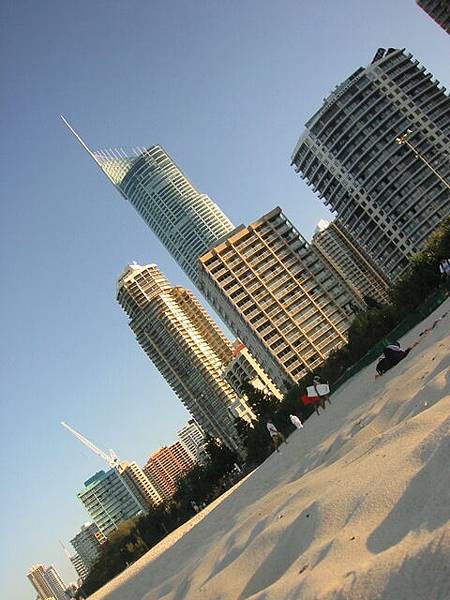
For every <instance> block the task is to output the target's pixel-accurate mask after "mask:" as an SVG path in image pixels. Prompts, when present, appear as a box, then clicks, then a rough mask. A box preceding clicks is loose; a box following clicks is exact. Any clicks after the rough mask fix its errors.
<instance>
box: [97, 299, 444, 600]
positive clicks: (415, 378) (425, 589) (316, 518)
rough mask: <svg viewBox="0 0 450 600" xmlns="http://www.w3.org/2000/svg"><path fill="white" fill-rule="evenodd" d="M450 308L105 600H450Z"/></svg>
mask: <svg viewBox="0 0 450 600" xmlns="http://www.w3.org/2000/svg"><path fill="white" fill-rule="evenodd" d="M446 311H450V301H447V302H446V303H445V304H444V305H442V306H441V307H440V308H439V309H438V310H437V311H436V312H435V313H434V314H433V315H431V316H430V317H428V318H427V319H426V320H425V321H424V322H423V323H421V324H419V325H418V326H417V327H416V328H415V329H414V330H412V331H411V332H410V333H409V334H408V335H407V336H405V338H404V339H403V340H402V343H403V345H408V344H410V343H411V342H412V341H414V340H416V339H420V343H419V345H418V346H417V347H416V348H414V350H413V351H412V352H411V354H410V355H409V356H408V357H407V359H405V361H403V362H402V363H400V364H399V365H398V366H397V367H396V368H394V369H392V370H391V371H389V372H388V373H387V374H385V375H384V376H383V377H381V378H379V379H376V380H375V379H374V365H371V366H369V367H367V368H366V369H364V370H363V371H361V372H360V373H358V374H357V375H356V376H355V377H353V378H352V379H351V380H350V381H348V382H347V383H346V384H345V385H344V386H343V387H341V388H340V389H339V390H338V392H336V393H335V394H334V395H333V397H332V402H333V404H332V405H331V407H328V408H327V410H326V411H325V412H324V413H322V414H321V415H320V416H316V415H314V416H312V417H311V418H310V419H309V420H308V421H307V422H306V424H305V428H304V429H303V430H300V431H296V432H295V433H293V434H292V435H291V436H290V438H289V443H288V445H287V446H285V445H283V446H282V448H281V453H280V454H273V455H271V456H270V457H269V458H268V459H267V460H266V461H265V463H264V464H263V465H261V466H260V467H259V468H258V469H257V470H256V471H254V472H253V473H252V474H251V475H250V476H249V477H248V478H247V479H246V480H245V481H243V482H241V483H240V484H239V485H238V486H236V487H235V488H234V489H233V490H231V491H230V492H228V493H227V494H226V495H225V496H223V497H222V498H220V499H219V500H218V501H216V502H215V503H214V504H213V505H212V506H210V507H208V509H207V510H206V511H203V513H201V514H199V515H197V516H196V517H195V518H194V519H192V520H191V521H190V522H189V523H187V524H186V525H184V526H183V527H181V528H180V529H179V530H177V531H176V532H174V533H173V534H171V536H169V537H168V538H166V540H164V541H163V542H161V544H159V545H158V546H157V547H155V548H153V549H152V550H151V551H150V552H149V553H147V554H146V555H145V556H144V557H142V558H141V559H140V560H139V561H138V562H137V563H135V564H134V565H132V567H130V568H129V569H127V571H126V572H124V573H123V574H121V575H120V576H119V577H117V578H116V579H114V580H113V581H112V582H110V583H109V584H108V585H107V586H105V587H104V588H102V589H101V590H99V591H98V592H97V593H96V594H94V595H93V596H91V598H92V599H95V600H100V599H102V600H244V599H246V600H250V599H251V600H281V599H282V600H298V599H301V600H319V599H320V600H331V599H333V600H372V599H373V600H375V599H376V600H407V599H408V600H413V599H414V600H419V599H420V600H422V599H423V600H448V599H450V527H449V516H450V486H449V471H450V469H449V464H450V435H449V433H450V315H447V316H446V317H444V318H443V319H441V320H440V321H439V323H438V324H437V325H436V327H435V328H434V329H432V330H431V331H429V332H428V333H426V334H425V335H423V336H422V337H420V338H418V334H419V332H420V331H422V330H424V329H425V328H426V327H429V326H430V325H431V324H432V323H433V322H434V321H435V320H436V319H437V318H438V317H439V316H441V315H443V314H444V313H445V312H446Z"/></svg>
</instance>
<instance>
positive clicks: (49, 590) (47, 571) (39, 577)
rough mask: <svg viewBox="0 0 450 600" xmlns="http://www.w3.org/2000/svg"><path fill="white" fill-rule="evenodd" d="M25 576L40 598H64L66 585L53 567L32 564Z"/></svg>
mask: <svg viewBox="0 0 450 600" xmlns="http://www.w3.org/2000/svg"><path fill="white" fill-rule="evenodd" d="M27 577H28V579H29V581H30V583H31V585H32V586H33V587H34V589H35V590H36V592H37V593H38V595H39V598H40V600H47V599H48V598H54V599H55V600H66V595H65V590H66V587H67V586H66V585H65V584H64V582H63V580H62V579H61V577H60V575H59V573H58V571H57V570H56V569H55V567H53V566H50V567H46V566H45V565H34V566H33V567H32V568H31V569H30V571H29V573H28V574H27Z"/></svg>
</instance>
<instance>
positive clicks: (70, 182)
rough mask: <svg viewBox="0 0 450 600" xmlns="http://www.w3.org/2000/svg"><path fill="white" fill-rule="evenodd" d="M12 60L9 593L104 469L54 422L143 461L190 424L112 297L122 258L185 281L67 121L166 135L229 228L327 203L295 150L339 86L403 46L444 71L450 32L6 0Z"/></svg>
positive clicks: (407, 17) (308, 215)
mask: <svg viewBox="0 0 450 600" xmlns="http://www.w3.org/2000/svg"><path fill="white" fill-rule="evenodd" d="M0 10H1V15H0V22H1V24H0V29H1V31H0V40H1V41H0V50H1V57H2V72H1V88H2V92H1V99H0V101H1V110H0V118H1V121H2V123H1V131H2V136H1V141H0V143H1V146H2V160H1V163H0V164H1V170H2V173H1V177H0V186H1V192H2V193H1V198H2V202H1V236H0V239H1V254H0V256H1V281H2V294H1V300H0V301H1V310H0V318H1V321H2V322H1V331H2V335H1V362H0V369H1V402H2V413H1V414H2V418H1V427H2V432H1V438H0V440H1V442H0V443H1V460H2V465H1V466H2V494H1V500H0V502H1V507H0V508H1V515H2V519H1V525H2V527H1V529H2V540H1V556H0V565H1V569H2V573H1V576H0V581H1V586H5V589H4V590H2V593H1V594H0V595H1V597H2V599H3V598H4V599H5V600H31V599H33V598H34V597H35V595H34V593H33V590H32V588H31V586H30V584H29V583H28V582H27V580H26V578H25V575H26V572H27V570H28V569H29V567H30V566H31V565H32V564H34V563H40V562H42V563H46V564H50V563H54V564H55V566H56V567H57V568H58V569H59V570H60V572H61V573H62V574H63V576H64V577H65V578H66V579H67V581H70V580H73V579H74V578H75V577H74V572H73V570H72V568H71V566H70V563H68V561H67V560H66V558H65V557H64V555H63V553H62V550H61V548H60V546H59V543H58V540H59V539H61V540H63V541H64V542H65V543H66V544H67V543H68V540H69V539H70V538H71V537H72V536H73V535H74V534H75V533H76V532H77V531H78V529H79V526H80V525H81V523H83V522H84V521H87V520H88V516H87V514H86V513H85V512H84V509H83V508H82V505H81V503H80V502H79V501H78V499H77V498H76V492H77V491H78V490H79V489H80V487H81V486H82V484H83V481H85V480H86V479H87V478H88V477H89V476H91V475H92V474H93V473H94V472H95V471H96V470H98V469H100V468H103V467H104V465H102V463H101V461H100V459H98V458H97V457H96V456H94V455H93V454H91V453H90V452H89V451H88V450H87V449H86V448H84V447H83V446H82V445H81V444H80V443H79V442H78V441H77V440H75V438H73V437H72V436H71V435H70V434H69V433H68V432H67V431H65V430H64V429H63V428H62V427H61V426H60V425H59V422H60V421H61V420H66V421H67V422H68V423H70V424H71V425H73V426H74V427H75V428H78V429H79V430H81V431H82V432H83V433H84V434H85V435H86V436H87V437H89V438H91V439H92V440H94V441H95V442H96V443H97V444H98V445H99V446H101V447H102V448H109V447H112V448H114V449H115V450H116V452H117V453H118V454H119V456H120V457H121V458H123V459H135V460H137V461H138V462H139V463H141V464H143V463H144V462H145V461H146V459H147V457H148V455H149V454H150V453H151V452H152V451H153V450H155V449H156V448H158V447H159V446H161V445H163V444H170V443H172V442H173V441H175V432H176V430H177V429H178V428H180V427H181V426H182V425H183V424H184V423H185V422H186V420H187V418H188V414H187V412H186V411H185V409H184V408H183V407H182V405H181V402H180V401H179V400H178V399H177V398H176V397H175V395H174V394H173V393H172V392H171V390H170V389H169V388H168V386H167V384H166V383H165V382H164V381H163V380H162V378H161V377H160V375H159V373H158V372H157V371H156V370H155V368H154V367H153V365H152V364H151V363H150V361H149V359H148V358H147V357H146V355H145V354H144V353H143V351H142V350H141V349H140V347H139V346H138V344H137V342H136V341H135V339H134V338H133V335H132V333H131V331H130V330H129V328H128V325H127V318H126V316H125V314H124V313H123V312H122V310H121V308H120V307H119V305H118V304H117V302H116V301H115V291H116V281H117V277H118V276H119V275H120V273H121V272H122V270H123V268H124V267H125V266H126V264H127V263H128V262H130V261H132V260H136V261H138V262H141V263H143V264H145V263H149V262H156V263H157V264H158V265H159V266H160V268H161V269H162V270H163V271H164V272H165V273H166V275H167V276H168V277H169V278H170V279H171V281H172V282H174V283H177V284H184V285H187V286H188V287H189V286H190V283H189V281H187V280H186V278H185V277H184V275H183V273H182V272H181V270H180V268H179V267H178V266H177V265H176V264H175V263H174V261H173V260H172V259H171V258H170V256H169V255H168V254H167V253H166V252H165V251H164V249H163V248H162V247H160V245H159V242H158V241H157V240H156V239H155V238H154V236H153V235H152V233H151V232H150V231H149V230H148V228H147V227H146V226H145V224H144V223H143V222H142V221H141V219H140V217H139V216H138V215H137V214H136V213H135V212H134V210H133V209H132V207H131V206H130V205H129V204H127V202H126V201H124V200H123V199H122V198H121V196H120V195H119V194H118V193H117V192H116V191H115V190H114V189H113V187H112V186H111V184H110V183H109V182H108V181H107V180H106V178H105V177H104V176H103V175H102V174H101V173H100V172H99V170H98V168H97V167H96V165H95V164H94V162H93V161H92V160H91V159H89V157H88V155H87V154H86V153H85V152H84V151H83V150H82V149H81V147H80V146H79V145H78V144H77V143H76V141H75V140H74V139H73V137H71V135H70V134H69V132H68V131H67V130H66V129H65V128H64V126H63V124H62V122H61V120H60V119H59V115H60V114H64V115H66V116H67V118H68V119H69V120H70V121H71V122H72V124H73V125H74V127H75V128H76V129H78V130H79V132H80V133H81V135H82V136H83V137H84V138H85V139H86V141H87V142H88V144H89V145H90V146H91V147H93V148H94V149H95V148H98V149H101V148H104V147H114V146H122V147H124V148H129V147H132V146H150V145H152V144H154V143H159V144H162V145H163V146H164V147H165V148H166V150H167V151H168V152H169V153H170V154H171V156H172V157H173V158H174V160H175V161H176V162H177V163H178V165H179V166H180V167H181V169H182V170H183V172H184V173H185V174H186V175H187V176H188V177H189V178H190V179H191V181H192V182H193V183H194V185H196V186H197V187H198V189H200V190H201V191H202V192H205V193H207V194H208V195H209V196H210V197H211V198H212V199H213V200H215V201H216V202H217V203H218V204H219V205H220V206H221V208H222V209H223V210H224V212H225V213H226V214H227V215H228V216H229V217H230V219H231V220H232V221H233V222H234V223H235V224H236V225H238V224H240V223H246V224H247V223H250V222H251V221H253V220H255V219H256V218H258V217H259V216H261V215H262V214H264V213H266V212H268V211H270V210H271V209H272V208H273V207H275V206H276V205H280V206H281V207H282V208H283V209H284V211H285V212H286V214H287V215H288V217H289V218H290V219H291V220H292V221H293V222H294V224H295V225H296V226H297V227H298V228H299V230H300V231H301V232H302V233H303V234H304V235H305V236H306V237H307V238H308V239H309V238H310V237H311V234H312V232H313V230H314V227H315V225H316V223H317V221H318V220H319V219H320V218H322V217H326V216H327V215H328V213H327V211H326V210H325V208H324V207H323V206H322V204H321V202H320V201H319V200H318V199H317V198H316V197H315V196H314V194H313V192H312V191H311V190H309V189H308V188H307V187H306V185H305V184H304V183H303V181H302V180H301V179H300V177H299V176H296V175H295V173H294V172H293V170H292V169H291V167H290V165H289V163H290V155H291V152H292V150H293V148H294V146H295V144H296V141H297V138H298V136H299V135H300V133H301V132H302V128H303V124H304V123H305V122H306V120H307V119H308V118H309V117H310V116H311V115H312V114H313V113H314V112H315V111H316V110H317V109H318V108H319V107H320V105H321V103H322V99H323V98H324V97H325V96H326V95H327V94H328V93H329V92H330V91H331V90H332V88H333V87H334V86H335V85H336V84H338V83H340V82H341V81H342V80H343V79H345V78H346V77H347V76H348V75H350V74H351V73H352V72H353V71H354V70H356V69H357V68H358V67H359V66H361V65H364V66H365V65H367V64H368V63H369V62H370V61H371V59H372V56H373V54H374V53H375V51H376V49H377V48H378V47H379V46H383V47H389V46H394V47H406V48H407V49H408V50H410V51H411V52H412V53H413V54H414V55H415V56H416V57H417V58H418V59H419V60H421V61H422V62H423V64H424V65H425V66H426V67H427V68H428V69H429V70H431V71H432V72H433V73H434V74H435V75H436V76H437V77H438V78H439V79H440V80H441V81H442V82H443V83H444V84H448V83H449V79H450V78H449V69H448V66H449V64H450V61H449V50H450V45H449V40H450V38H449V37H448V35H446V34H445V32H444V31H443V30H442V29H440V28H439V27H438V26H437V25H436V24H435V23H434V22H433V21H432V20H431V19H430V18H429V17H428V16H427V15H426V14H425V13H424V12H423V11H422V10H421V9H420V8H418V7H417V6H416V4H415V2H414V0H395V1H393V0H365V1H361V0H339V2H332V1H330V0H316V1H315V2H310V1H309V0H297V1H294V0H278V1H276V2H273V1H272V0H246V1H242V0H227V1H226V2H225V1H222V0H193V1H192V2H186V1H184V0H162V1H160V0H152V1H148V0H130V1H127V2H124V1H119V0H78V1H77V2H68V1H61V0H42V1H40V2H36V0H29V1H26V0H4V1H3V3H2V7H1V9H0Z"/></svg>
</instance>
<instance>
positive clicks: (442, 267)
mask: <svg viewBox="0 0 450 600" xmlns="http://www.w3.org/2000/svg"><path fill="white" fill-rule="evenodd" d="M439 273H440V274H441V278H442V279H443V280H444V281H446V280H447V279H450V258H441V260H440V261H439Z"/></svg>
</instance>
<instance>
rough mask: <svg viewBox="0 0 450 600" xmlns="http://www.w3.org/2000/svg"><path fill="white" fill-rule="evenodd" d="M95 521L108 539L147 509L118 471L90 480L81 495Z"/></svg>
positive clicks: (94, 476) (79, 495)
mask: <svg viewBox="0 0 450 600" xmlns="http://www.w3.org/2000/svg"><path fill="white" fill-rule="evenodd" d="M77 496H78V498H79V499H80V500H81V502H82V503H83V504H84V506H85V508H86V510H87V511H88V513H89V514H90V516H91V518H92V520H93V521H94V523H95V524H96V525H97V527H98V528H99V530H100V531H101V532H102V533H103V534H104V535H105V536H106V537H108V535H109V534H110V533H112V532H113V531H114V530H116V529H117V528H118V526H119V525H120V523H123V522H124V521H127V520H128V519H131V518H133V517H136V516H138V515H140V514H144V513H145V512H146V511H147V510H148V506H147V505H146V504H143V503H142V501H141V498H138V497H137V496H135V495H134V494H133V492H132V490H131V489H130V487H129V485H127V483H126V481H125V480H124V479H123V477H122V476H121V475H120V474H119V473H118V471H117V470H116V469H110V470H109V471H107V472H106V473H105V471H99V472H98V473H96V474H95V475H93V476H92V477H91V478H90V479H88V480H87V481H86V482H85V484H84V488H83V489H82V490H81V491H80V492H78V494H77Z"/></svg>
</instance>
